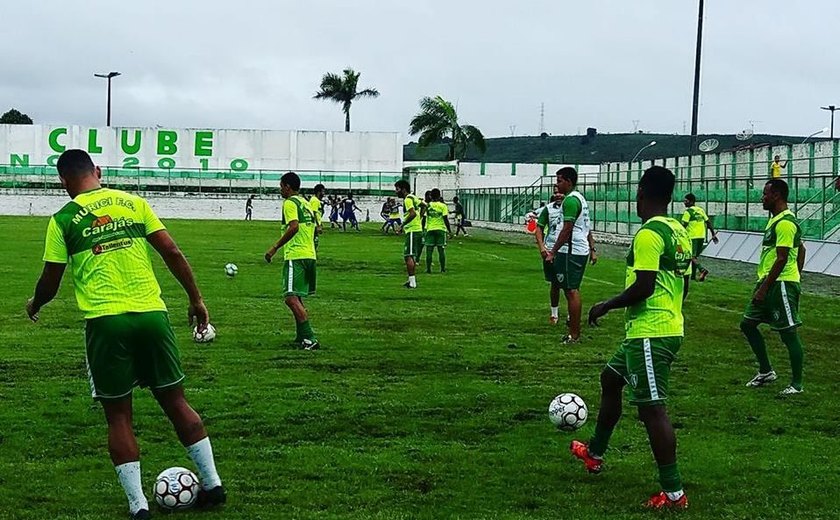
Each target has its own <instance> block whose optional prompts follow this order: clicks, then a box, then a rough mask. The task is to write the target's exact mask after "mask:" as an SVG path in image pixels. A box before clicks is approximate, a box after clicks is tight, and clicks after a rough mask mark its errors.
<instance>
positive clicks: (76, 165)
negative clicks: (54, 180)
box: [55, 149, 96, 178]
mask: <svg viewBox="0 0 840 520" xmlns="http://www.w3.org/2000/svg"><path fill="white" fill-rule="evenodd" d="M55 167H56V169H58V174H59V175H61V176H62V177H64V178H67V177H80V176H82V175H85V174H87V173H90V172H92V171H93V170H94V168H96V166H94V165H93V160H92V159H91V158H90V155H88V153H87V152H86V151H84V150H79V149H73V150H67V151H65V152H64V153H62V154H61V156H60V157H59V158H58V162H57V163H56V164H55Z"/></svg>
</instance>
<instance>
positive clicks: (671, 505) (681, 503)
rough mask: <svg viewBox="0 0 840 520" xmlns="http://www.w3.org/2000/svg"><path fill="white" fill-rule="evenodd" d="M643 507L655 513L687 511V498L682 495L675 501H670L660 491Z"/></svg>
mask: <svg viewBox="0 0 840 520" xmlns="http://www.w3.org/2000/svg"><path fill="white" fill-rule="evenodd" d="M645 507H646V508H648V509H653V510H656V511H664V510H666V509H673V510H679V509H688V497H687V496H686V495H685V493H683V496H681V497H680V498H678V499H677V500H671V499H670V498H668V495H667V494H666V493H665V492H664V491H660V492H659V493H657V494H655V495H653V496H652V497H650V498H649V499H648V501H647V502H645Z"/></svg>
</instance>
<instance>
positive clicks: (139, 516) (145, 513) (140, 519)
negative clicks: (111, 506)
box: [129, 509, 152, 520]
mask: <svg viewBox="0 0 840 520" xmlns="http://www.w3.org/2000/svg"><path fill="white" fill-rule="evenodd" d="M129 518H131V520H150V519H151V518H152V513H150V512H149V510H148V509H138V510H137V512H136V513H132V514H131V515H129Z"/></svg>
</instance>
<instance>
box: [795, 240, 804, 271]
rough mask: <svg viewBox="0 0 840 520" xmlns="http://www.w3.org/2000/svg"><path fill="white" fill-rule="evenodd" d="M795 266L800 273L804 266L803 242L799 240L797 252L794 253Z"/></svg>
mask: <svg viewBox="0 0 840 520" xmlns="http://www.w3.org/2000/svg"><path fill="white" fill-rule="evenodd" d="M796 267H797V268H798V269H799V272H800V273H801V272H802V269H803V268H804V267H805V242H800V244H799V253H797V255H796Z"/></svg>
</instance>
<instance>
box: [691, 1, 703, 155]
mask: <svg viewBox="0 0 840 520" xmlns="http://www.w3.org/2000/svg"><path fill="white" fill-rule="evenodd" d="M702 44H703V0H700V12H699V14H698V15H697V49H696V52H695V55H694V102H693V104H692V106H691V153H694V144H695V143H694V142H695V141H696V140H697V111H698V110H699V108H700V49H701V47H702Z"/></svg>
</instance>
